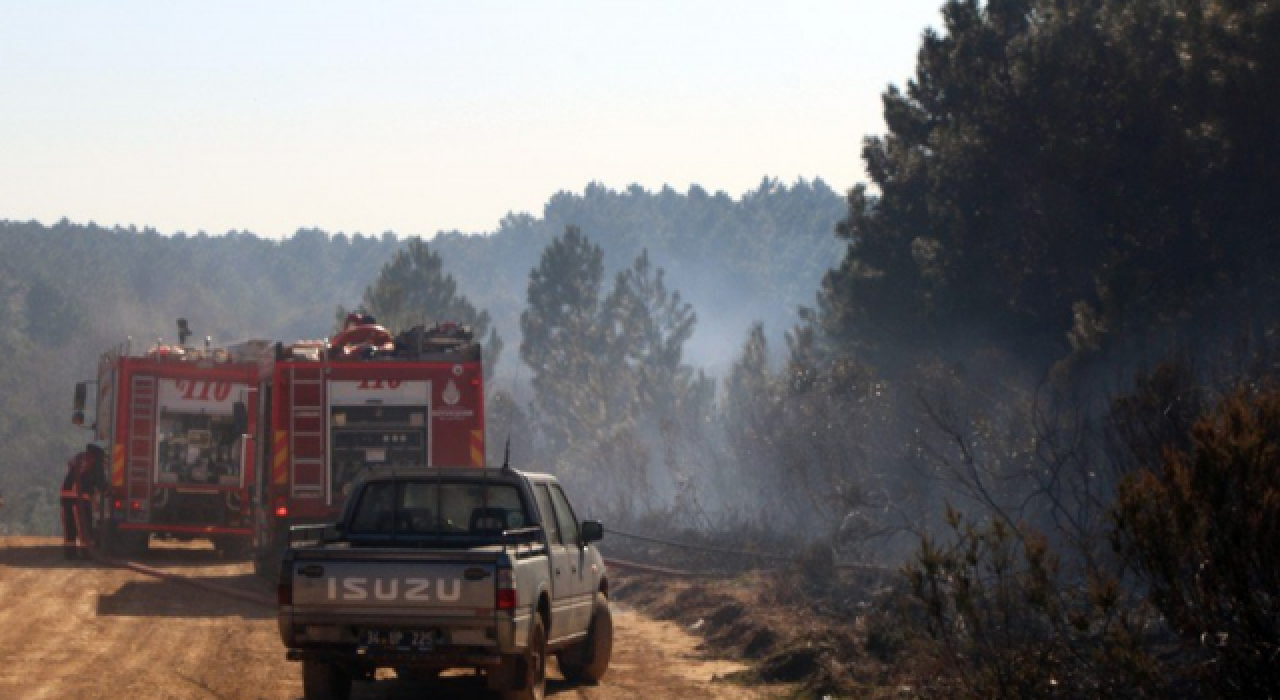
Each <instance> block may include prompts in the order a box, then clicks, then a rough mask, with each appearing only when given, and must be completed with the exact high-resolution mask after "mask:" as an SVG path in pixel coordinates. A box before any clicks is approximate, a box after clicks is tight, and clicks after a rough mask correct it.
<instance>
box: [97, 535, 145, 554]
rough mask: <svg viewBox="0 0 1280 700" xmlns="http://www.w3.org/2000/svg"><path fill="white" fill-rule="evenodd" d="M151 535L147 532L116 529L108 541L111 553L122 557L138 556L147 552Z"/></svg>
mask: <svg viewBox="0 0 1280 700" xmlns="http://www.w3.org/2000/svg"><path fill="white" fill-rule="evenodd" d="M150 543H151V535H149V534H148V533H145V532H127V531H121V530H116V531H115V533H114V534H113V535H112V536H111V539H110V540H109V541H108V543H107V547H108V548H109V549H108V551H109V552H110V553H111V554H114V555H116V556H121V557H137V556H141V555H143V554H145V553H146V551H147V548H148V546H150Z"/></svg>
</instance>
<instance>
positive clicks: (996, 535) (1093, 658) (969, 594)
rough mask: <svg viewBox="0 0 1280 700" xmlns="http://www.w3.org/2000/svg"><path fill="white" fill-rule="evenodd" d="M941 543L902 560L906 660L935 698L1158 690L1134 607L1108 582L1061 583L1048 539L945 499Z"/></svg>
mask: <svg viewBox="0 0 1280 700" xmlns="http://www.w3.org/2000/svg"><path fill="white" fill-rule="evenodd" d="M947 521H948V524H949V525H950V527H951V530H952V532H951V535H952V537H951V538H950V540H949V542H947V543H939V542H935V541H933V540H930V539H927V538H926V539H925V540H924V541H923V542H922V545H921V548H920V550H919V552H918V553H917V556H916V559H915V561H914V562H912V563H911V564H909V565H908V566H907V567H906V573H907V577H908V578H909V579H910V581H911V587H912V593H913V596H914V599H915V601H916V605H915V606H914V607H913V608H911V609H910V613H909V614H908V622H909V623H910V624H911V626H912V628H913V629H914V631H915V632H916V633H917V634H918V635H919V639H920V641H919V642H918V643H917V644H916V645H915V646H916V648H915V654H914V657H913V658H911V663H912V667H913V668H912V671H914V673H915V674H916V675H917V677H916V678H915V681H916V683H917V685H918V687H920V688H922V689H923V690H924V691H925V694H926V695H928V696H931V697H946V698H974V699H975V700H976V699H978V698H982V699H984V700H985V699H1010V700H1012V699H1026V700H1030V699H1032V698H1099V697H1162V694H1161V691H1160V689H1159V688H1158V687H1156V686H1157V683H1156V676H1157V674H1155V672H1154V667H1153V664H1152V661H1151V660H1150V658H1149V657H1148V656H1147V655H1146V653H1145V652H1144V651H1143V649H1142V646H1141V640H1140V629H1141V625H1142V623H1141V619H1140V618H1141V616H1140V615H1135V614H1132V613H1131V611H1126V610H1125V609H1123V608H1122V606H1121V596H1120V592H1119V589H1118V587H1117V586H1116V584H1115V583H1114V582H1111V581H1107V580H1100V579H1093V580H1092V581H1089V582H1088V583H1087V584H1081V585H1070V584H1068V583H1065V582H1064V581H1063V580H1062V579H1063V577H1062V575H1061V573H1060V572H1059V560H1058V557H1057V556H1056V555H1055V554H1054V552H1052V551H1051V550H1050V549H1049V547H1048V546H1047V545H1046V543H1045V540H1044V538H1042V537H1040V536H1038V535H1036V534H1034V533H1029V532H1021V533H1020V532H1018V530H1016V529H1015V528H1014V527H1012V526H1010V525H1008V524H1006V523H1004V522H1002V521H999V520H995V521H991V522H988V523H985V524H975V523H972V522H968V521H967V520H966V519H965V518H964V517H963V516H962V515H960V514H959V513H957V512H955V511H953V510H950V509H948V512H947Z"/></svg>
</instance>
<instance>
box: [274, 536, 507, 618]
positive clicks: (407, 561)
mask: <svg viewBox="0 0 1280 700" xmlns="http://www.w3.org/2000/svg"><path fill="white" fill-rule="evenodd" d="M335 554H337V553H336V552H335ZM349 554H351V555H354V556H351V557H350V558H347V557H341V556H330V557H316V558H311V557H299V558H298V559H295V560H294V562H293V564H292V568H293V572H292V573H293V606H294V610H295V611H296V612H303V611H306V612H321V611H324V612H341V613H369V612H377V613H408V614H412V615H433V616H434V615H442V616H452V615H467V616H475V615H477V614H484V613H486V612H489V611H492V610H493V608H494V596H495V590H494V589H495V582H494V577H495V573H494V572H495V569H496V564H495V561H494V558H493V557H492V556H487V557H477V556H474V555H471V556H468V555H467V554H466V553H458V554H459V556H457V557H450V556H448V555H447V554H445V555H443V556H440V557H438V558H436V557H431V558H424V557H422V556H421V555H420V554H419V555H417V556H415V557H414V558H400V557H396V556H394V555H382V556H380V555H378V554H377V553H376V552H375V551H371V550H352V551H350V552H349Z"/></svg>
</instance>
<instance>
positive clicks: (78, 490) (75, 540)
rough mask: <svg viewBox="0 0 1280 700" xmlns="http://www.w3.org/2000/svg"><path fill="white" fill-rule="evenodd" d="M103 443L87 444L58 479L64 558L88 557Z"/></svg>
mask: <svg viewBox="0 0 1280 700" xmlns="http://www.w3.org/2000/svg"><path fill="white" fill-rule="evenodd" d="M103 448H104V445H103V444H102V443H101V442H91V443H89V444H88V445H87V446H86V447H85V449H84V451H83V452H80V453H78V454H77V455H76V456H74V457H72V458H71V461H69V462H67V475H66V476H65V477H63V479H62V492H61V494H60V495H61V501H62V537H63V540H62V551H63V554H64V555H65V556H66V558H67V559H88V558H89V550H88V548H89V547H90V546H92V544H93V497H94V495H95V494H96V493H97V492H98V491H100V490H101V489H102V487H103V483H104V481H105V479H104V476H103V472H102V469H103V462H104V461H105V460H104V457H105V451H104V449H103Z"/></svg>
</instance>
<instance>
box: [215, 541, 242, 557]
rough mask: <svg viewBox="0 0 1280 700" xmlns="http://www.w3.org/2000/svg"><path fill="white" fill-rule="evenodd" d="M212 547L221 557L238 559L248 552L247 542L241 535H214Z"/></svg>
mask: <svg viewBox="0 0 1280 700" xmlns="http://www.w3.org/2000/svg"><path fill="white" fill-rule="evenodd" d="M213 548H214V550H216V551H217V552H218V556H219V557H220V558H222V559H232V560H237V561H238V560H241V559H244V558H245V557H246V556H248V554H249V542H248V541H247V540H245V539H244V538H243V537H215V538H214V539H213Z"/></svg>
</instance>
